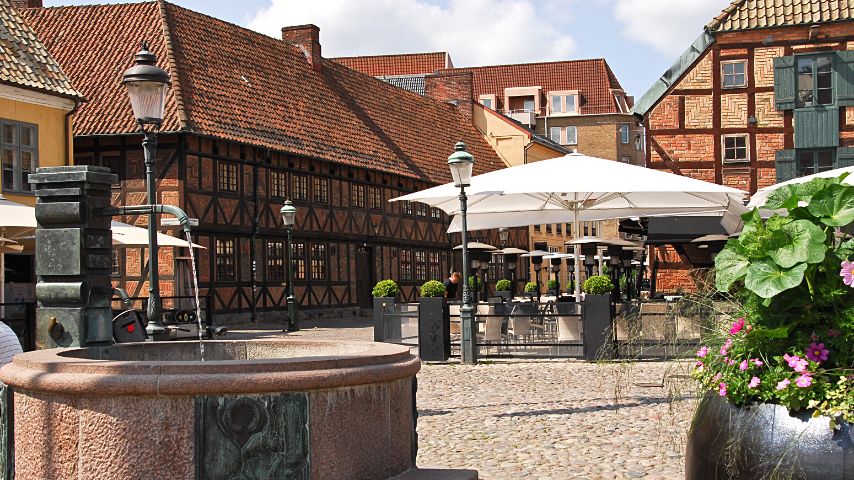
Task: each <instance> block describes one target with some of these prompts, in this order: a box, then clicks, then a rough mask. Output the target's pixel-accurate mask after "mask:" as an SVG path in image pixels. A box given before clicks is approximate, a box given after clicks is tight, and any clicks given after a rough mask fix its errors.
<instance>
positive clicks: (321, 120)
mask: <svg viewBox="0 0 854 480" xmlns="http://www.w3.org/2000/svg"><path fill="white" fill-rule="evenodd" d="M24 15H25V17H26V18H27V19H28V21H29V22H30V24H31V25H32V26H33V28H34V29H35V30H36V32H38V33H39V34H40V35H41V36H42V37H43V38H45V39H48V41H46V42H45V44H46V46H47V48H48V50H50V51H51V53H52V54H53V55H54V56H55V57H56V58H57V59H58V60H59V61H60V62H64V63H66V64H67V65H68V70H67V73H68V75H69V77H70V78H72V79H73V80H74V82H75V84H77V85H78V86H79V88H80V89H81V90H82V91H83V92H84V93H85V94H86V95H87V96H88V97H89V98H90V99H91V101H90V102H89V103H88V104H86V105H85V106H84V107H83V108H82V109H81V110H80V111H79V112H78V113H77V115H76V118H75V122H74V128H75V134H77V135H102V134H119V133H132V132H135V131H136V130H137V126H136V125H135V123H134V119H133V114H132V113H131V109H130V104H129V102H128V99H127V96H126V93H125V92H124V89H123V87H122V85H121V76H122V73H123V72H124V70H125V69H126V68H128V67H129V66H130V65H131V64H132V62H133V54H134V53H135V52H136V51H137V50H138V49H139V42H140V40H143V39H147V40H149V48H150V50H151V51H152V52H153V53H155V54H156V55H157V56H158V58H159V63H160V65H161V66H162V67H163V68H165V69H166V70H167V71H168V72H169V73H170V76H171V78H172V88H171V89H170V90H169V94H168V98H167V104H166V113H165V118H164V122H163V127H162V129H163V130H164V131H186V132H195V133H199V134H203V135H210V136H213V137H216V138H221V139H225V140H233V141H237V142H243V143H247V144H251V145H256V146H261V147H267V148H271V149H274V150H278V151H283V152H288V153H293V154H297V155H304V156H308V157H313V158H318V159H323V160H328V161H333V162H339V163H342V164H348V165H353V166H359V167H365V168H371V169H376V170H381V171H384V172H389V173H395V174H400V175H404V176H408V177H415V178H420V179H423V180H427V181H430V182H435V183H443V182H447V181H449V180H450V172H449V171H448V168H447V164H446V161H445V158H446V157H447V155H449V154H450V153H452V152H453V145H454V143H455V142H457V141H459V140H463V141H465V142H466V143H467V144H468V145H469V151H470V152H471V153H472V154H473V155H474V156H475V158H476V163H475V170H476V171H477V172H479V173H483V172H486V171H490V170H494V169H496V168H501V167H503V162H502V161H501V159H500V158H499V157H498V155H497V154H496V153H495V151H494V150H493V149H492V148H491V147H490V146H489V144H488V143H487V142H486V141H485V140H484V139H483V138H482V136H481V135H480V134H479V132H478V131H477V130H476V129H475V127H474V126H473V125H472V123H471V121H470V120H469V119H468V118H467V117H465V116H464V115H463V114H462V113H460V111H459V110H458V109H457V108H455V107H454V106H452V105H449V104H446V103H441V102H438V101H435V100H433V99H430V98H426V97H421V96H419V95H416V94H414V93H411V92H407V91H404V90H401V89H398V88H395V87H393V86H391V85H387V84H386V83H383V82H382V81H380V80H377V79H375V78H373V77H370V76H367V75H364V74H361V73H359V72H356V71H354V70H350V69H348V68H345V67H342V66H340V65H338V64H337V63H334V62H331V61H327V60H323V61H322V62H323V63H322V65H323V68H322V71H321V72H317V71H316V70H314V69H312V67H311V65H309V63H308V62H307V60H306V58H305V56H304V55H303V54H302V53H301V51H300V50H299V49H298V48H297V47H295V46H293V45H290V44H287V43H285V42H283V41H281V40H279V39H275V38H272V37H268V36H266V35H262V34H260V33H257V32H254V31H252V30H248V29H245V28H242V27H239V26H236V25H233V24H230V23H227V22H224V21H222V20H218V19H215V18H212V17H209V16H206V15H203V14H200V13H197V12H193V11H191V10H187V9H184V8H181V7H178V6H176V5H172V4H170V3H166V2H162V1H157V2H147V3H133V4H119V5H93V6H79V7H56V8H44V9H30V10H27V11H25V13H24Z"/></svg>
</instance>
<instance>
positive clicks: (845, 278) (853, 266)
mask: <svg viewBox="0 0 854 480" xmlns="http://www.w3.org/2000/svg"><path fill="white" fill-rule="evenodd" d="M839 276H840V277H842V283H844V284H845V285H848V286H849V287H851V286H854V285H852V283H854V263H851V262H849V261H848V260H845V261H843V262H842V270H840V271H839Z"/></svg>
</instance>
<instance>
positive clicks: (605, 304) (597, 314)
mask: <svg viewBox="0 0 854 480" xmlns="http://www.w3.org/2000/svg"><path fill="white" fill-rule="evenodd" d="M581 318H582V324H583V325H584V336H583V338H584V359H585V360H587V361H592V360H601V359H611V358H614V345H613V342H612V341H611V338H612V336H613V333H612V331H613V329H612V322H611V295H608V294H604V295H589V294H588V295H585V296H584V302H583V304H582V307H581Z"/></svg>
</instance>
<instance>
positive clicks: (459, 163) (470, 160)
mask: <svg viewBox="0 0 854 480" xmlns="http://www.w3.org/2000/svg"><path fill="white" fill-rule="evenodd" d="M454 149H455V150H456V151H455V152H454V153H452V154H451V156H450V157H448V166H449V167H451V177H452V178H453V179H454V186H455V187H460V218H461V219H462V228H463V229H462V236H463V238H462V240H463V271H464V272H465V271H466V270H467V269H468V266H469V245H468V232H467V231H466V229H467V225H466V202H467V198H466V187H467V186H469V185H471V172H472V167H473V166H474V157H473V156H472V155H471V154H470V153H468V152H467V151H466V144H465V143H463V142H457V144H456V145H455V146H454ZM468 283H469V282H468V278H464V279H463V304H462V305H461V306H460V323H461V324H462V329H461V330H462V344H461V346H460V356H461V357H462V362H463V363H477V335H476V332H477V330H476V327H475V319H474V308H473V307H472V305H471V295H470V292H469V285H468Z"/></svg>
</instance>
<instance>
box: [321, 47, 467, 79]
mask: <svg viewBox="0 0 854 480" xmlns="http://www.w3.org/2000/svg"><path fill="white" fill-rule="evenodd" d="M330 60H332V61H333V62H336V63H340V64H341V65H344V66H345V67H348V68H352V69H353V70H356V71H358V72H362V73H364V74H365V75H370V76H372V77H380V76H389V75H395V76H396V75H418V74H425V73H433V72H435V71H436V70H439V69H441V68H453V66H454V64H453V63H452V62H451V56H450V55H448V52H428V53H403V54H396V55H365V56H359V57H337V58H330Z"/></svg>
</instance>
